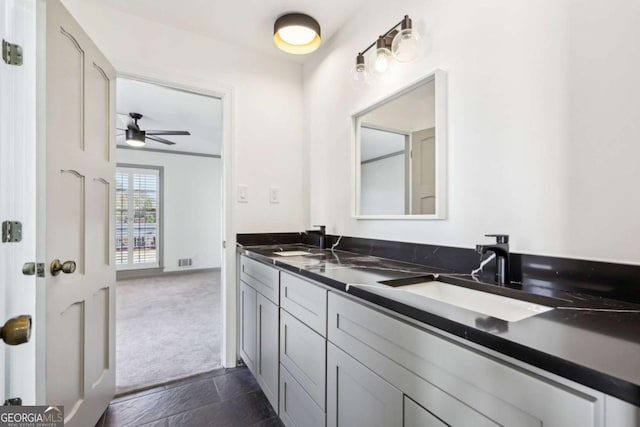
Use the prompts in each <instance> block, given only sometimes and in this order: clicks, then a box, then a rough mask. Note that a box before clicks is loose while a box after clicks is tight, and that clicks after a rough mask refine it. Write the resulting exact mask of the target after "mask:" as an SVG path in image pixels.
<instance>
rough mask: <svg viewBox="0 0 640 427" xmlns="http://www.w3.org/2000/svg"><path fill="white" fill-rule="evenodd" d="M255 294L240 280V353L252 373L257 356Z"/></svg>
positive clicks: (253, 290) (254, 291)
mask: <svg viewBox="0 0 640 427" xmlns="http://www.w3.org/2000/svg"><path fill="white" fill-rule="evenodd" d="M257 295H258V293H257V292H256V290H255V289H253V288H252V287H251V286H248V285H246V284H245V283H242V282H240V355H241V356H242V360H244V363H245V364H246V365H247V367H248V368H249V369H250V370H251V372H254V373H255V368H256V362H257V356H258V351H257V338H258V337H257V334H256V326H257V319H256V310H257Z"/></svg>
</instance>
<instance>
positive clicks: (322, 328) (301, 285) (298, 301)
mask: <svg viewBox="0 0 640 427" xmlns="http://www.w3.org/2000/svg"><path fill="white" fill-rule="evenodd" d="M280 295H281V297H280V307H282V308H284V309H285V310H287V311H288V312H289V313H290V314H292V315H294V316H295V317H297V318H298V320H300V321H302V322H303V323H305V324H306V325H307V326H309V327H310V328H311V329H313V330H314V331H316V332H317V333H319V334H320V335H322V336H323V337H326V336H327V290H326V289H324V288H322V287H320V286H318V285H314V284H313V283H310V282H308V281H306V280H303V279H300V278H298V277H296V276H293V275H291V274H288V273H285V272H282V274H281V275H280Z"/></svg>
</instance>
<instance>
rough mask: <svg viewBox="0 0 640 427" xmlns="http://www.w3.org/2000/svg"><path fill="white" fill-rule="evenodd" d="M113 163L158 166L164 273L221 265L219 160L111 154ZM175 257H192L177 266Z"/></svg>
mask: <svg viewBox="0 0 640 427" xmlns="http://www.w3.org/2000/svg"><path fill="white" fill-rule="evenodd" d="M116 161H117V162H118V164H122V163H127V164H135V165H147V166H162V167H164V176H163V182H164V193H163V195H162V197H163V199H162V204H163V214H164V220H163V228H164V234H163V235H162V236H161V237H160V238H161V240H162V241H163V243H162V245H163V250H164V253H163V256H162V257H163V265H164V271H184V270H189V269H201V268H219V267H220V265H221V260H222V253H221V251H222V217H221V214H222V161H221V160H220V159H217V158H211V157H196V156H187V155H180V154H165V153H155V152H148V151H135V150H123V149H119V150H117V155H116ZM178 258H193V265H192V266H191V267H178Z"/></svg>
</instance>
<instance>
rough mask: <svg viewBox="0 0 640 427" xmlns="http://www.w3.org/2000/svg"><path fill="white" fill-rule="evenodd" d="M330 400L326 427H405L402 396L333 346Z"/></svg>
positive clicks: (329, 353) (329, 350)
mask: <svg viewBox="0 0 640 427" xmlns="http://www.w3.org/2000/svg"><path fill="white" fill-rule="evenodd" d="M327 396H328V398H327V427H338V426H367V427H402V424H403V415H402V412H403V395H402V392H401V391H400V390H398V389H397V388H395V387H394V386H392V385H391V384H389V383H388V382H387V381H385V380H384V379H382V378H380V377H379V376H378V375H377V374H375V373H374V372H373V371H371V370H370V369H368V368H367V367H365V366H364V365H362V364H361V363H360V362H358V361H357V360H355V359H354V358H352V357H351V356H349V355H348V354H347V353H345V352H344V351H342V350H340V349H339V348H338V347H336V346H334V345H332V344H331V343H329V344H328V348H327Z"/></svg>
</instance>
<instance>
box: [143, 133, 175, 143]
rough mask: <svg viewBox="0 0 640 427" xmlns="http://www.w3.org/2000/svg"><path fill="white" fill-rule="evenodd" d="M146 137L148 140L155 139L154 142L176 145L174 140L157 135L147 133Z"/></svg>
mask: <svg viewBox="0 0 640 427" xmlns="http://www.w3.org/2000/svg"><path fill="white" fill-rule="evenodd" d="M146 139H150V140H152V141H156V142H161V143H163V144H167V145H176V143H175V142H173V141H169V140H168V139H164V138H160V137H159V136H149V134H147V136H146Z"/></svg>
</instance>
